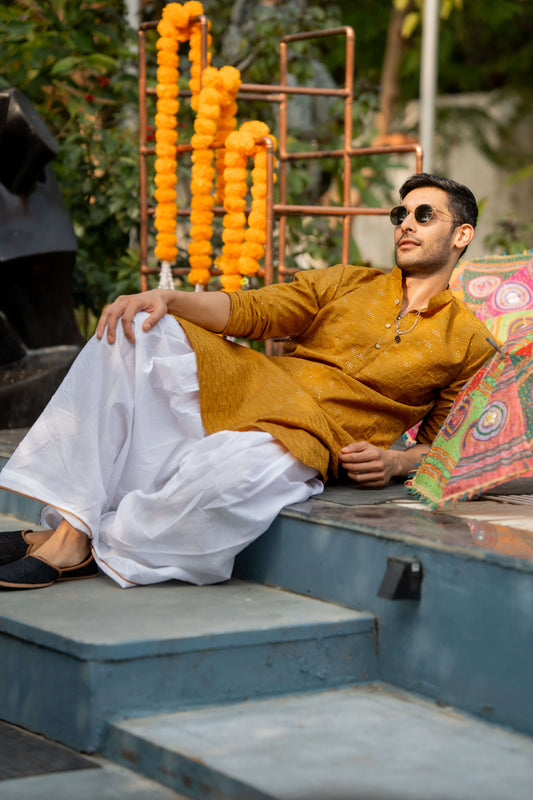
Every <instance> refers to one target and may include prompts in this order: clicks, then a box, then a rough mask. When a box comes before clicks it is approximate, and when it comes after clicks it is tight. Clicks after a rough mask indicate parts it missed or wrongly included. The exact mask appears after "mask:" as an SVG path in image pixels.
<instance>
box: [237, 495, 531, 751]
mask: <svg viewBox="0 0 533 800" xmlns="http://www.w3.org/2000/svg"><path fill="white" fill-rule="evenodd" d="M367 494H368V493H367ZM326 497H327V495H326V493H325V494H324V496H323V497H322V496H321V497H319V498H313V499H312V500H309V501H308V502H307V503H302V504H300V505H295V506H291V507H289V508H286V509H284V510H283V511H282V512H281V514H280V515H279V516H278V518H277V519H276V520H275V521H274V523H273V524H272V526H271V528H270V529H269V531H268V532H267V533H266V534H265V535H264V536H262V537H260V538H259V539H258V540H257V541H255V542H254V543H253V544H252V545H250V546H249V547H248V548H247V549H246V550H245V551H244V552H243V553H241V554H240V555H239V557H238V559H237V563H236V569H235V574H236V575H237V576H239V577H240V578H242V579H245V580H251V581H258V582H260V583H263V584H268V585H271V586H282V587H284V588H285V589H288V590H290V591H293V592H299V593H301V594H307V595H312V596H313V597H319V598H322V599H326V600H329V601H331V602H335V603H341V604H343V605H346V606H349V607H352V608H364V609H368V610H369V611H371V612H373V613H374V614H375V615H376V617H377V618H378V619H379V675H380V680H382V681H384V682H386V683H391V684H394V685H396V686H400V687H401V688H403V689H406V690H407V691H414V692H416V693H418V694H423V695H426V696H428V697H431V698H434V699H438V700H440V701H442V702H444V703H446V704H447V705H450V706H453V707H455V708H460V709H463V710H464V711H467V712H469V713H472V714H475V715H478V716H480V717H482V718H484V719H487V720H489V721H493V722H498V723H500V724H502V725H507V726H510V727H512V728H514V729H515V730H518V731H521V732H523V733H527V734H529V735H532V734H533V691H532V690H531V687H532V683H531V664H532V663H533V617H532V615H531V608H532V606H533V558H532V552H533V534H532V533H531V532H528V531H524V530H516V529H513V528H511V527H508V526H505V525H494V524H491V523H490V522H478V521H476V520H475V519H473V520H472V519H470V520H463V519H461V518H458V517H455V516H451V515H446V514H439V515H436V514H433V513H432V512H430V511H428V510H423V511H419V510H412V509H404V508H401V507H399V506H397V505H394V504H391V503H388V504H387V503H384V504H375V505H357V504H355V505H353V504H352V505H348V504H339V503H333V502H328V501H327V500H326ZM390 559H404V560H405V561H406V562H408V563H409V562H417V563H418V566H419V569H420V572H421V574H422V583H421V593H420V599H419V600H416V601H415V600H405V599H404V600H391V599H387V598H385V597H383V596H381V595H380V587H381V584H382V581H383V579H384V576H385V575H386V573H387V568H388V565H389V563H390V562H389V560H390Z"/></svg>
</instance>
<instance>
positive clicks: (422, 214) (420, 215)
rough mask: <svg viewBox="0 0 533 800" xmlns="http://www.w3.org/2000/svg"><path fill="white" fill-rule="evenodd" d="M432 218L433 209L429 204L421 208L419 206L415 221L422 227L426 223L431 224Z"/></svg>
mask: <svg viewBox="0 0 533 800" xmlns="http://www.w3.org/2000/svg"><path fill="white" fill-rule="evenodd" d="M432 216H433V208H432V207H431V206H430V205H428V204H427V203H422V205H421V206H417V207H416V208H415V219H416V221H417V222H420V224H422V225H423V224H424V223H425V222H429V220H430V219H431V217H432Z"/></svg>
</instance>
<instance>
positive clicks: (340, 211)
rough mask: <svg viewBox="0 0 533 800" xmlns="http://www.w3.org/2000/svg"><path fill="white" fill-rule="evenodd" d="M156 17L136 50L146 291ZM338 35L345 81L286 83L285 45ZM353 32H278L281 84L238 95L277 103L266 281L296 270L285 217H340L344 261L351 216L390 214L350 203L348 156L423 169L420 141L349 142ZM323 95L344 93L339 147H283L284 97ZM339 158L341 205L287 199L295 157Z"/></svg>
mask: <svg viewBox="0 0 533 800" xmlns="http://www.w3.org/2000/svg"><path fill="white" fill-rule="evenodd" d="M196 19H197V20H198V21H199V22H200V24H201V35H202V38H201V47H202V50H201V54H202V55H201V59H202V60H201V64H202V69H204V68H205V66H206V64H207V34H208V22H207V18H206V17H205V15H201V16H199V17H197V18H196ZM157 24H158V23H157V22H148V23H143V24H142V25H141V27H140V29H139V36H138V49H139V194H140V198H139V202H140V229H139V239H140V260H141V264H140V273H141V290H142V291H145V290H146V288H147V287H148V282H147V278H148V275H153V274H157V273H158V272H159V269H158V268H150V267H148V229H149V218H150V217H151V216H152V215H153V213H154V209H153V208H150V207H149V206H148V179H147V175H148V171H147V158H148V157H149V156H153V155H154V153H155V148H153V147H148V143H147V129H148V126H147V103H146V99H147V97H149V96H154V95H155V94H156V90H155V88H151V87H147V85H146V40H145V31H146V30H148V29H151V28H155V27H157ZM336 35H343V36H345V37H346V56H345V77H344V86H343V87H342V88H337V89H328V88H319V87H311V86H289V85H288V84H287V76H288V58H287V49H288V45H289V44H290V43H291V42H294V41H301V40H303V39H311V38H324V37H328V36H336ZM354 56H355V33H354V30H353V28H351V27H349V26H344V27H339V28H332V29H328V30H324V31H310V32H303V33H297V34H291V35H288V36H284V37H282V39H281V40H280V83H279V85H273V84H247V83H243V84H241V87H240V90H239V93H238V96H237V98H238V99H241V100H242V99H247V100H263V101H266V102H270V103H276V104H277V105H278V106H279V135H278V159H279V202H277V203H275V202H274V146H273V140H272V139H271V138H270V137H265V139H264V141H265V144H266V149H267V214H266V220H267V237H266V245H265V256H264V267H263V269H261V270H260V271H259V275H260V277H263V278H264V282H265V284H266V285H268V284H271V283H274V282H275V280H284V279H285V278H286V277H288V276H290V275H292V274H294V272H296V271H297V270H296V269H292V268H289V267H287V266H286V263H285V253H286V241H287V218H288V217H289V216H328V217H341V218H342V256H341V257H342V261H343V262H344V263H347V262H348V260H349V248H350V233H351V230H350V229H351V221H352V219H353V217H355V216H365V215H366V216H378V215H386V214H388V213H389V210H390V209H389V208H363V207H359V206H352V205H350V190H351V182H352V159H353V158H356V157H358V156H369V155H370V156H371V155H383V154H393V153H396V154H400V153H413V154H414V156H415V172H416V173H420V172H422V157H423V156H422V148H421V147H420V145H419V144H416V143H414V144H406V145H398V146H385V147H384V146H380V147H352V138H353V127H352V114H353V73H354V61H355V58H354ZM295 95H301V96H302V95H303V96H315V97H316V96H322V97H339V98H344V142H343V148H342V149H336V150H316V151H311V152H300V153H289V152H288V151H287V101H288V98H289V97H290V96H295ZM190 96H191V92H190V91H183V92H180V97H190ZM190 150H192V147H191V145H190V144H182V145H178V146H177V151H178V153H184V152H189V151H190ZM331 157H336V158H342V161H343V189H342V195H343V196H342V205H340V206H312V205H295V204H289V203H287V172H288V166H289V165H290V164H291V163H293V162H295V161H307V160H312V159H320V158H331ZM214 212H215V214H216V215H217V216H221V215H223V214H224V209H223V208H221V207H215V209H214ZM189 215H190V208H185V209H178V216H179V217H187V216H189ZM276 221H278V267H277V270H275V268H274V260H275V255H274V244H273V232H274V225H275V222H276ZM187 272H188V269H187V268H181V267H174V268H173V270H172V273H173V274H174V275H176V276H177V275H186V274H187ZM211 272H212V274H213V275H218V274H220V271H219V270H218V269H216V268H213V269H212V270H211Z"/></svg>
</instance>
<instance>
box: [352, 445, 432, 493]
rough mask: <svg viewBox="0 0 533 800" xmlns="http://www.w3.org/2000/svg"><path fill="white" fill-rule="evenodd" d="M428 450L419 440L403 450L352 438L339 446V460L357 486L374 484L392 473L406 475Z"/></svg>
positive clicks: (384, 480) (388, 477)
mask: <svg viewBox="0 0 533 800" xmlns="http://www.w3.org/2000/svg"><path fill="white" fill-rule="evenodd" d="M428 450H429V447H428V446H427V445H423V444H415V445H413V447H409V448H408V449H407V450H382V449H381V448H380V447H376V446H375V445H373V444H370V443H369V442H352V443H351V444H349V445H346V447H343V448H342V450H341V451H340V453H339V461H340V463H341V465H342V466H343V467H344V469H345V470H346V472H347V473H348V477H350V478H351V479H352V480H354V481H355V482H356V483H358V484H359V485H360V486H370V487H376V488H377V487H378V486H385V485H386V484H387V483H388V482H389V481H390V479H391V478H393V477H394V476H396V475H401V476H403V477H405V476H407V475H408V473H409V472H410V471H411V470H412V469H414V467H415V466H416V465H417V464H418V462H419V461H420V460H421V459H422V458H423V456H425V454H426V453H427V452H428Z"/></svg>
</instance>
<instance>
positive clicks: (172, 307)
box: [96, 289, 231, 344]
mask: <svg viewBox="0 0 533 800" xmlns="http://www.w3.org/2000/svg"><path fill="white" fill-rule="evenodd" d="M230 306H231V301H230V298H229V295H228V294H226V293H225V292H180V291H176V290H173V289H151V290H150V291H149V292H140V293H139V294H126V295H122V296H121V297H117V299H116V300H115V301H114V302H113V303H111V305H109V306H107V307H106V308H105V309H104V310H103V312H102V316H101V317H100V319H99V321H98V325H97V326H96V336H97V338H98V339H101V338H102V337H103V335H104V333H105V330H106V328H107V341H108V342H109V343H110V344H113V342H114V341H115V336H116V331H117V325H118V323H119V321H120V322H121V323H122V327H123V328H124V335H125V336H126V339H128V341H130V342H132V343H133V342H135V335H134V333H133V326H132V322H133V318H134V317H135V314H138V313H139V311H147V312H148V314H149V315H150V316H149V317H147V319H145V321H144V322H143V326H142V329H143V331H149V330H150V329H151V328H153V327H154V325H155V324H156V323H157V322H159V320H160V319H161V318H162V317H164V316H165V314H167V313H170V314H176V315H177V316H178V317H183V319H187V320H189V322H194V323H195V324H196V325H200V326H201V327H202V328H205V329H206V330H208V331H214V332H216V333H221V332H222V331H223V330H224V328H225V327H226V325H227V322H228V319H229V314H230Z"/></svg>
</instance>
